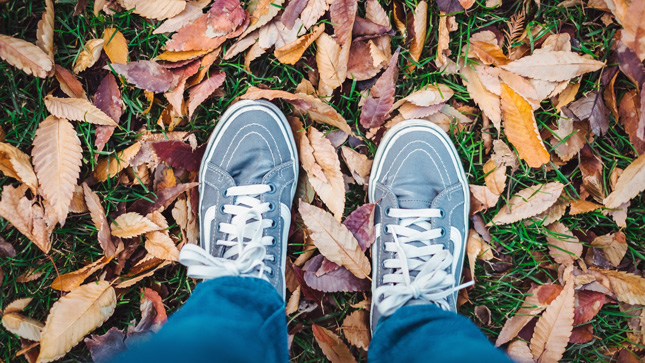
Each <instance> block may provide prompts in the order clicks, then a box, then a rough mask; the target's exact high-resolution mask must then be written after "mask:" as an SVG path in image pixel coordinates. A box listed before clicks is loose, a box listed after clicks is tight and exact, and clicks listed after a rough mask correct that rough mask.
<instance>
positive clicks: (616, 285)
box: [595, 268, 645, 305]
mask: <svg viewBox="0 0 645 363" xmlns="http://www.w3.org/2000/svg"><path fill="white" fill-rule="evenodd" d="M595 270H596V271H598V272H600V273H601V274H602V275H604V276H605V277H606V278H607V279H608V280H609V284H610V287H611V291H612V292H613V293H614V294H615V295H616V297H617V298H618V300H619V301H622V302H626V303H628V304H638V305H645V278H642V277H641V276H637V275H634V274H631V273H628V272H624V271H615V270H605V269H601V268H598V269H595Z"/></svg>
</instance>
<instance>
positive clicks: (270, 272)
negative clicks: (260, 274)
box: [267, 269, 275, 277]
mask: <svg viewBox="0 0 645 363" xmlns="http://www.w3.org/2000/svg"><path fill="white" fill-rule="evenodd" d="M267 275H269V277H273V276H274V275H275V272H273V269H270V270H269V272H268V273H267Z"/></svg>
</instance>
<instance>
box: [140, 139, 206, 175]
mask: <svg viewBox="0 0 645 363" xmlns="http://www.w3.org/2000/svg"><path fill="white" fill-rule="evenodd" d="M205 146H206V145H205V144H204V145H202V146H200V147H198V148H197V149H193V148H192V147H191V146H190V145H188V144H186V143H185V142H182V141H178V140H170V141H160V142H156V143H154V144H152V148H153V149H154V151H155V154H157V156H158V157H159V158H160V159H161V160H163V161H165V162H166V163H167V164H168V165H170V166H172V167H174V168H183V169H186V170H188V171H198V170H199V166H200V165H201V162H202V156H203V155H204V151H205V150H206V148H205Z"/></svg>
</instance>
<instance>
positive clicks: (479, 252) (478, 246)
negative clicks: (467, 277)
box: [466, 228, 495, 276]
mask: <svg viewBox="0 0 645 363" xmlns="http://www.w3.org/2000/svg"><path fill="white" fill-rule="evenodd" d="M466 255H467V256H468V266H469V267H470V271H471V272H472V273H473V276H475V275H474V271H475V262H477V259H482V260H484V261H488V260H491V259H492V258H494V257H495V256H494V255H493V251H492V248H491V246H490V245H489V244H488V243H486V241H484V239H483V238H482V237H481V236H480V235H479V233H477V231H475V230H474V229H472V228H471V229H470V230H469V231H468V241H467V243H466Z"/></svg>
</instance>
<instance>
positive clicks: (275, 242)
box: [270, 237, 277, 246]
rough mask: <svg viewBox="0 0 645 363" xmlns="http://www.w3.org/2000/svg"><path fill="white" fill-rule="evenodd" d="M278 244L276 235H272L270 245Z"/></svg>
mask: <svg viewBox="0 0 645 363" xmlns="http://www.w3.org/2000/svg"><path fill="white" fill-rule="evenodd" d="M276 244H277V240H276V239H275V237H271V244H270V246H275V245H276Z"/></svg>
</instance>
